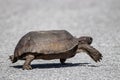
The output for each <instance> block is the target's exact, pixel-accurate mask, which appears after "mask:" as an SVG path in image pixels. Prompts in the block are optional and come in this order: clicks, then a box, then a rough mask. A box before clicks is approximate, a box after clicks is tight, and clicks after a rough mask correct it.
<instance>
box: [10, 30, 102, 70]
mask: <svg viewBox="0 0 120 80" xmlns="http://www.w3.org/2000/svg"><path fill="white" fill-rule="evenodd" d="M92 40H93V39H92V37H90V36H82V37H79V38H76V37H74V36H72V35H71V34H70V33H69V32H68V31H66V30H47V31H30V32H28V33H27V34H25V35H24V36H23V37H22V38H21V39H20V41H19V42H18V44H17V46H16V47H15V50H14V55H11V56H10V59H11V61H12V63H15V62H17V61H18V60H25V63H24V64H23V70H24V69H26V70H30V69H32V67H31V65H30V64H31V62H32V61H33V60H34V59H44V60H51V59H60V62H61V64H65V61H66V59H68V58H71V57H73V56H75V54H76V53H80V52H81V50H83V51H86V52H87V54H88V55H89V56H90V57H91V58H92V59H93V60H94V61H95V62H98V61H100V60H101V59H102V54H101V53H100V52H99V51H98V50H97V49H95V48H94V47H92V46H91V45H90V44H91V43H92Z"/></svg>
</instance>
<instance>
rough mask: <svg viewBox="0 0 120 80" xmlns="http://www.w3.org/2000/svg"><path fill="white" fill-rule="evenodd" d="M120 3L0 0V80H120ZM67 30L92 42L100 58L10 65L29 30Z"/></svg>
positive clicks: (103, 0) (108, 0)
mask: <svg viewBox="0 0 120 80" xmlns="http://www.w3.org/2000/svg"><path fill="white" fill-rule="evenodd" d="M119 3H120V0H0V80H119V79H120V35H119V34H120V4H119ZM51 29H66V30H68V31H69V32H71V33H72V34H73V35H74V36H77V37H79V36H83V35H88V36H92V37H93V38H94V41H93V44H92V45H93V46H94V47H96V48H97V49H98V50H99V51H100V52H101V53H102V54H103V56H104V57H103V60H102V61H101V62H100V63H95V62H94V61H93V60H92V59H91V58H90V57H89V56H88V55H87V54H85V53H81V54H77V55H76V56H75V57H73V58H71V59H68V60H67V61H66V63H67V64H68V65H65V66H62V65H60V64H59V60H50V61H47V60H35V61H33V62H32V66H33V68H34V69H33V70H30V71H27V70H22V64H23V63H24V61H18V62H17V63H15V64H12V63H11V62H10V61H9V59H8V58H9V55H12V54H13V52H14V48H15V46H16V44H17V42H18V40H19V39H20V38H21V37H22V36H23V35H24V34H25V33H27V32H29V31H33V30H51Z"/></svg>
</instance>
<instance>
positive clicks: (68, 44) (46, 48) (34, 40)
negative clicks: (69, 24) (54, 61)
mask: <svg viewBox="0 0 120 80" xmlns="http://www.w3.org/2000/svg"><path fill="white" fill-rule="evenodd" d="M77 45H78V41H77V40H76V39H75V38H74V37H73V36H72V35H71V34H70V33H69V32H67V31H65V30H50V31H32V32H29V33H27V34H26V35H25V36H23V37H22V38H21V40H20V41H19V42H18V44H17V46H16V48H15V52H14V54H15V56H16V57H17V56H21V55H22V54H24V53H28V52H31V53H40V54H57V53H61V52H65V51H68V50H71V49H73V48H74V47H75V46H77Z"/></svg>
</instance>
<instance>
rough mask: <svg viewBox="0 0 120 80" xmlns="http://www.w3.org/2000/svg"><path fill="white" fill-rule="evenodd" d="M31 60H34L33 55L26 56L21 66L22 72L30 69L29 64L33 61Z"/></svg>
mask: <svg viewBox="0 0 120 80" xmlns="http://www.w3.org/2000/svg"><path fill="white" fill-rule="evenodd" d="M33 59H35V56H34V55H31V54H28V55H26V60H25V63H24V64H23V70H24V69H26V70H31V69H32V67H31V65H30V64H31V62H32V61H33Z"/></svg>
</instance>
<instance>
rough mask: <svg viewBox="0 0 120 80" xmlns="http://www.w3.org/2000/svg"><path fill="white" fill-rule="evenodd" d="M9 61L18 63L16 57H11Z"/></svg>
mask: <svg viewBox="0 0 120 80" xmlns="http://www.w3.org/2000/svg"><path fill="white" fill-rule="evenodd" d="M9 59H10V60H11V61H12V63H15V62H17V58H16V57H14V55H11V56H9Z"/></svg>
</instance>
